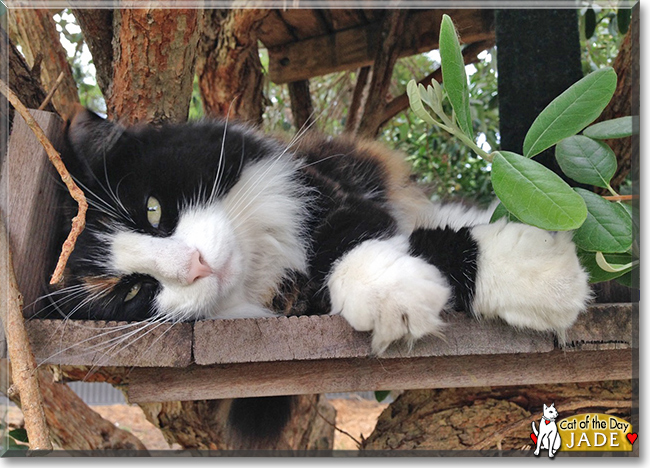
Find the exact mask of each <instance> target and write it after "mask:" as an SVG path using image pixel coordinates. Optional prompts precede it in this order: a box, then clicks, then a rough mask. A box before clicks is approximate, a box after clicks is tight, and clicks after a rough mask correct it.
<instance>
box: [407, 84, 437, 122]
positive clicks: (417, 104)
mask: <svg viewBox="0 0 650 468" xmlns="http://www.w3.org/2000/svg"><path fill="white" fill-rule="evenodd" d="M406 95H407V96H408V98H409V103H410V106H411V110H412V111H413V113H414V114H415V115H417V116H418V117H420V118H421V119H422V120H424V121H425V122H426V123H428V124H431V125H438V123H437V122H436V121H435V120H433V118H432V117H431V115H430V114H429V113H428V112H427V111H426V109H425V108H424V105H422V98H421V97H420V92H419V89H418V85H417V83H416V82H415V80H411V81H409V82H408V84H407V85H406Z"/></svg>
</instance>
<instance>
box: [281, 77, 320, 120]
mask: <svg viewBox="0 0 650 468" xmlns="http://www.w3.org/2000/svg"><path fill="white" fill-rule="evenodd" d="M287 86H288V88H289V97H290V99H291V115H292V116H293V126H294V127H295V128H296V131H301V130H303V129H304V130H307V129H309V128H311V125H312V124H313V123H314V105H313V104H312V102H311V94H310V93H309V80H300V81H294V82H292V83H289V84H288V85H287Z"/></svg>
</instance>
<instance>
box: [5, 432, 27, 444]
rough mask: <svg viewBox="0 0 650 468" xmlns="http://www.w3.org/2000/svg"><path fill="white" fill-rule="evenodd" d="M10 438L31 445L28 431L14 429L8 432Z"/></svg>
mask: <svg viewBox="0 0 650 468" xmlns="http://www.w3.org/2000/svg"><path fill="white" fill-rule="evenodd" d="M8 434H9V436H10V437H13V438H14V439H16V440H17V441H19V442H24V443H26V444H27V443H29V439H28V438H27V431H26V430H25V429H13V430H11V431H9V432H8Z"/></svg>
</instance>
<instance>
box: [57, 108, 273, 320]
mask: <svg viewBox="0 0 650 468" xmlns="http://www.w3.org/2000/svg"><path fill="white" fill-rule="evenodd" d="M66 135H67V140H68V147H69V151H67V152H66V154H65V157H64V160H65V163H66V165H67V166H68V168H69V170H70V171H71V173H72V175H73V177H74V178H75V180H76V181H77V183H78V184H79V185H80V187H81V189H82V190H83V191H84V192H85V194H86V197H87V198H88V202H89V210H88V213H87V220H86V228H85V230H84V231H83V233H82V234H81V236H80V237H79V239H78V240H77V244H76V247H75V249H74V252H73V253H72V256H71V258H70V260H69V262H68V266H67V270H66V274H65V287H64V289H61V290H60V291H56V292H55V293H54V294H52V295H51V297H53V298H55V301H54V304H55V305H54V304H51V305H50V306H49V308H50V310H52V309H56V310H57V312H58V313H59V314H63V315H66V316H71V317H72V318H85V319H104V320H140V319H144V318H147V317H153V316H155V317H162V318H164V319H166V320H172V321H177V320H187V319H196V318H203V317H210V316H212V315H213V314H214V312H213V311H215V310H217V309H218V308H219V307H220V306H221V305H223V303H224V302H226V301H228V299H229V297H230V296H232V295H233V294H235V293H236V290H237V289H238V287H240V285H241V284H242V282H243V279H244V276H245V275H246V269H247V268H249V265H248V264H247V261H248V260H247V258H246V252H245V251H244V249H245V247H244V246H242V244H241V242H240V238H241V237H242V236H244V235H245V232H243V231H245V230H246V220H245V219H244V218H245V217H244V216H242V215H241V212H242V210H244V209H245V208H246V207H245V206H244V205H245V204H246V203H249V204H250V203H256V201H255V199H254V197H253V198H252V199H251V194H250V193H247V192H246V190H247V189H248V191H249V192H251V191H253V192H254V191H255V190H256V189H255V183H254V182H255V180H252V181H251V180H248V181H243V180H242V174H244V176H245V175H246V174H245V172H246V168H247V167H250V166H251V165H254V164H255V162H256V161H261V160H263V159H264V158H268V157H269V155H273V154H277V152H278V148H277V147H276V146H274V143H269V142H268V141H265V140H263V139H261V138H259V137H257V136H256V135H254V134H253V133H252V132H250V131H248V130H245V129H243V128H242V127H238V126H236V125H233V124H232V123H231V124H230V125H228V124H227V123H225V122H217V121H209V122H203V123H196V124H186V125H175V126H174V125H167V126H162V127H158V128H156V127H152V126H141V127H134V128H124V127H122V126H121V125H119V124H116V123H113V122H110V121H107V120H104V119H102V118H100V117H98V116H97V115H95V114H93V113H91V112H89V111H86V110H82V111H81V112H79V113H78V114H77V115H76V116H75V117H74V118H73V119H72V121H71V122H70V123H69V124H68V128H67V132H66ZM224 135H225V136H224ZM250 178H251V177H250V176H249V179H250ZM244 182H247V183H248V187H241V185H242V184H243V183H244ZM257 182H259V181H257ZM247 196H248V198H247ZM67 221H68V222H69V220H67Z"/></svg>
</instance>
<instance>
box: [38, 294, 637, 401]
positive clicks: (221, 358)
mask: <svg viewBox="0 0 650 468" xmlns="http://www.w3.org/2000/svg"><path fill="white" fill-rule="evenodd" d="M632 312H633V305H632V304H602V305H597V306H594V307H592V308H591V309H590V310H589V311H588V312H586V313H585V314H583V315H581V317H580V319H579V320H578V322H577V323H576V325H575V326H574V327H573V328H572V329H571V330H569V332H568V334H567V343H566V345H565V346H563V347H560V346H558V344H557V343H556V340H555V338H554V337H553V335H552V334H550V333H536V332H531V331H518V330H515V329H513V328H511V327H509V326H507V325H505V324H503V323H500V322H496V321H477V320H475V319H472V318H470V317H468V316H467V315H465V314H462V313H450V314H447V316H446V317H445V320H446V322H447V327H446V331H445V338H444V340H443V339H440V338H436V337H430V338H427V339H425V340H422V341H420V342H418V343H417V344H416V345H415V346H414V348H413V349H411V350H409V349H408V348H407V346H406V345H405V344H396V345H393V346H392V347H391V348H389V350H388V351H387V352H386V354H385V355H383V356H381V358H379V357H377V356H373V355H372V353H371V352H370V335H369V334H368V333H360V332H356V331H354V330H353V329H352V328H351V327H350V326H349V325H348V324H347V322H346V321H345V320H344V319H343V318H341V317H337V316H333V317H330V316H321V317H292V318H286V317H280V318H265V319H239V320H214V321H212V320H211V321H203V322H197V323H196V324H189V323H183V324H176V325H169V324H163V325H159V326H157V327H153V326H143V325H142V324H137V323H126V322H122V323H118V322H86V321H68V322H61V321H58V320H31V321H29V322H28V331H29V334H30V337H31V340H32V345H33V347H34V348H33V349H34V352H35V355H36V356H37V360H38V361H39V362H41V363H50V364H59V365H63V366H89V367H92V368H94V367H126V368H129V370H128V372H127V374H128V379H127V380H128V384H129V385H128V387H127V393H128V396H129V400H130V401H132V402H151V401H167V400H195V399H213V398H231V397H241V396H263V395H281V394H303V393H304V394H308V393H320V392H343V391H359V390H382V389H384V390H399V389H409V388H410V389H413V388H442V387H463V386H482V385H513V384H531V383H551V382H578V381H596V380H609V379H627V378H631V377H632ZM125 337H126V338H125Z"/></svg>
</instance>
